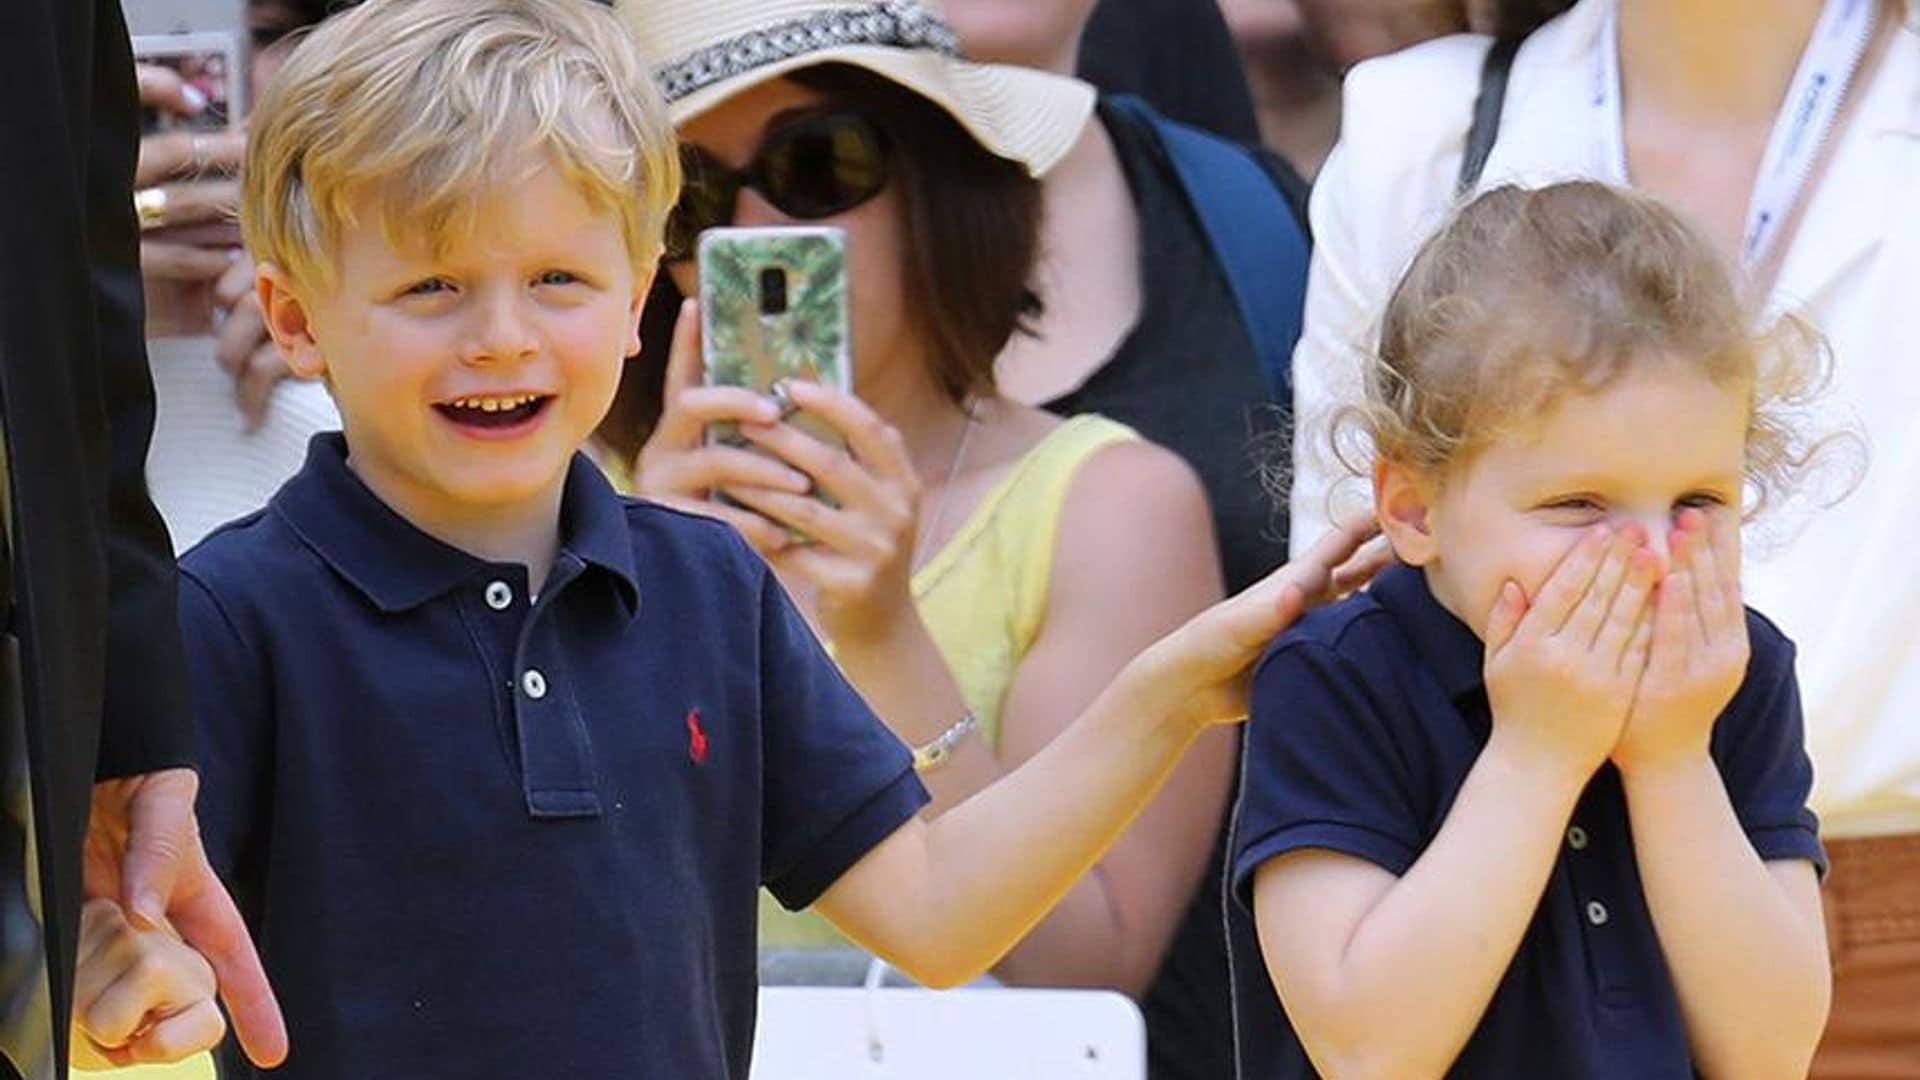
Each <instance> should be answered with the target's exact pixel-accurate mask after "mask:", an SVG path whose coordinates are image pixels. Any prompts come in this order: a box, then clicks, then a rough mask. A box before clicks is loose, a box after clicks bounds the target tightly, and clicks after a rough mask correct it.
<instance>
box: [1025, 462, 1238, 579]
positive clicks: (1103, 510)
mask: <svg viewBox="0 0 1920 1080" xmlns="http://www.w3.org/2000/svg"><path fill="white" fill-rule="evenodd" d="M1055 543H1056V555H1055V578H1056V580H1063V581H1069V582H1070V581H1072V580H1073V579H1075V578H1077V577H1080V578H1084V577H1092V576H1100V575H1105V574H1107V573H1108V572H1111V571H1114V570H1120V569H1125V568H1128V567H1129V566H1131V567H1133V568H1136V569H1137V568H1138V567H1140V566H1142V565H1151V566H1152V567H1153V568H1154V569H1155V570H1156V571H1162V570H1172V569H1174V568H1175V567H1178V566H1183V565H1184V566H1193V568H1194V569H1196V570H1205V571H1206V572H1207V574H1208V575H1209V576H1214V577H1217V575H1218V572H1219V571H1218V564H1217V555H1216V554H1215V551H1214V537H1213V517H1212V514H1211V512H1210V511H1209V509H1208V504H1207V495H1206V491H1205V489H1203V488H1202V487H1201V486H1200V478H1199V477H1198V476H1197V475H1196V474H1195V473H1194V471H1193V469H1192V468H1191V467H1190V466H1189V465H1188V464H1187V463H1186V462H1185V461H1183V460H1181V459H1180V457H1179V455H1177V454H1175V453H1173V452H1172V451H1170V450H1167V449H1165V448H1164V447H1161V446H1159V445H1156V444H1154V443H1151V442H1148V441H1147V440H1145V439H1128V440H1126V441H1123V442H1115V443H1111V444H1109V445H1107V446H1104V447H1101V448H1100V449H1099V450H1097V451H1095V452H1094V453H1093V455H1092V456H1091V457H1089V458H1088V459H1087V460H1086V462H1085V463H1084V464H1082V465H1081V466H1080V469H1079V471H1078V472H1076V473H1075V474H1074V478H1073V482H1072V484H1071V485H1069V487H1068V489H1067V496H1066V503H1065V505H1064V506H1063V507H1062V508H1061V514H1060V532H1059V536H1058V539H1057V540H1056V542H1055ZM1195 563H1198V564H1200V565H1198V566H1194V564H1195Z"/></svg>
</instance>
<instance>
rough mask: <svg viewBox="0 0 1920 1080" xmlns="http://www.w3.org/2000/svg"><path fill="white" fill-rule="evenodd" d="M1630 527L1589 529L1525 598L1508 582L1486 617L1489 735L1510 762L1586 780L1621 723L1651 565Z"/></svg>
mask: <svg viewBox="0 0 1920 1080" xmlns="http://www.w3.org/2000/svg"><path fill="white" fill-rule="evenodd" d="M1645 542H1646V534H1645V533H1644V532H1643V531H1641V530H1640V529H1639V528H1638V527H1636V526H1628V527H1626V528H1623V529H1612V528H1607V527H1604V526H1601V527H1596V528H1593V529H1591V530H1589V531H1588V532H1587V534H1586V535H1585V536H1583V537H1581V539H1580V542H1579V543H1578V544H1577V545H1575V546H1574V549H1573V550H1572V551H1571V552H1569V553H1568V554H1567V556H1566V558H1564V559H1562V560H1561V562H1560V565H1559V566H1558V567H1557V568H1556V569H1555V570H1554V571H1553V573H1552V575H1551V576H1549V577H1548V578H1547V581H1546V583H1545V584H1544V585H1542V586H1541V587H1540V589H1539V591H1538V594H1537V595H1535V596H1534V597H1532V598H1528V597H1527V596H1526V594H1525V593H1524V591H1523V590H1522V589H1521V588H1520V586H1519V585H1517V584H1515V583H1513V582H1511V581H1509V582H1507V583H1506V585H1505V586H1503V587H1502V588H1501V590H1500V594H1499V597H1498V599H1496V601H1495V602H1494V607H1493V611H1492V613H1491V614H1490V615H1488V616H1487V634H1486V639H1487V657H1486V679H1487V700H1488V704H1489V705H1490V706H1491V707H1492V710H1493V736H1492V738H1493V740H1494V741H1495V742H1500V743H1504V744H1505V745H1507V746H1508V747H1509V748H1510V749H1511V750H1512V751H1514V752H1515V753H1516V754H1517V756H1518V757H1519V758H1520V760H1523V761H1527V762H1531V763H1533V764H1536V765H1538V766H1540V767H1542V768H1545V769H1548V770H1553V771H1559V770H1565V771H1567V772H1568V773H1570V774H1574V775H1579V776H1582V777H1584V776H1587V775H1589V774H1591V773H1592V772H1593V771H1594V770H1595V769H1597V768H1599V767H1600V763H1601V762H1602V761H1604V760H1606V757H1607V755H1608V753H1609V752H1611V751H1612V750H1613V748H1614V746H1615V744H1616V743H1618V742H1619V739H1620V732H1621V729H1622V728H1623V726H1624V725H1625V723H1626V719H1627V710H1628V708H1629V707H1630V705H1631V704H1632V702H1633V694H1634V689H1635V687H1636V686H1637V685H1638V684H1639V682H1640V677H1641V672H1642V671H1644V670H1645V668H1646V664H1647V655H1648V652H1649V650H1650V647H1651V639H1652V636H1653V627H1652V623H1651V621H1650V620H1649V618H1648V597H1649V596H1650V595H1651V593H1652V590H1653V587H1654V581H1655V578H1656V576H1657V569H1656V566H1655V563H1654V559H1653V556H1652V554H1651V553H1650V552H1648V551H1647V550H1646V548H1645Z"/></svg>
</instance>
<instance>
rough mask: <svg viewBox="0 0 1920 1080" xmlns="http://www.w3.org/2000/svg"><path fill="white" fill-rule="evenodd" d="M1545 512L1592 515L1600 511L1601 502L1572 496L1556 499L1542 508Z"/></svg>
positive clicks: (1585, 497) (1587, 497) (1590, 498)
mask: <svg viewBox="0 0 1920 1080" xmlns="http://www.w3.org/2000/svg"><path fill="white" fill-rule="evenodd" d="M1541 509H1543V510H1562V511H1566V512H1568V513H1592V512H1595V511H1598V510H1599V509H1600V500H1598V499H1595V498H1592V497H1590V496H1587V495H1570V496H1568V497H1566V498H1564V499H1554V500H1551V501H1550V502H1547V503H1544V504H1542V506H1541Z"/></svg>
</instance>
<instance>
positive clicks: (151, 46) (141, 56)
mask: <svg viewBox="0 0 1920 1080" xmlns="http://www.w3.org/2000/svg"><path fill="white" fill-rule="evenodd" d="M246 4H247V0H123V7H122V9H123V10H124V11H125V12H126V16H127V29H128V32H129V33H131V34H132V35H133V58H134V59H135V60H137V61H139V62H140V63H143V64H155V65H158V66H160V67H166V68H172V69H173V70H174V71H175V72H177V73H179V75H180V78H181V79H182V80H183V81H185V82H186V83H187V84H188V85H190V86H192V87H193V88H194V89H195V90H198V91H199V92H200V94H201V96H202V97H204V98H206V99H207V107H206V109H205V110H204V111H202V112H201V113H200V114H199V115H197V116H179V115H176V114H174V113H171V112H168V111H166V110H163V109H148V108H142V109H141V110H140V130H141V133H142V134H152V133H154V132H158V131H182V130H184V131H228V130H232V129H233V128H235V127H238V126H239V124H240V121H241V119H242V118H243V117H244V115H245V113H246V91H247V66H246V65H247V52H246V41H247V33H246Z"/></svg>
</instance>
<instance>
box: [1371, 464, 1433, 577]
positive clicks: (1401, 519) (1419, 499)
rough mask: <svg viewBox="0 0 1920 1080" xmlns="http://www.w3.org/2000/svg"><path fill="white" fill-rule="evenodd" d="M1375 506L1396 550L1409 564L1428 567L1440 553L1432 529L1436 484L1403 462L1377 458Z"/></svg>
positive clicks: (1374, 465) (1374, 490) (1374, 466)
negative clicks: (1433, 494) (1433, 492)
mask: <svg viewBox="0 0 1920 1080" xmlns="http://www.w3.org/2000/svg"><path fill="white" fill-rule="evenodd" d="M1373 505H1374V510H1375V512H1376V513H1377V514H1379V516H1380V531H1381V532H1383V533H1385V534H1386V536H1387V543H1389V544H1392V545H1393V553H1394V554H1395V555H1396V556H1398V557H1399V559H1400V561H1401V562H1403V563H1405V564H1407V565H1408V566H1425V565H1427V564H1428V563H1430V562H1432V561H1433V557H1434V556H1435V555H1436V554H1438V553H1439V549H1438V545H1437V544H1436V543H1435V541H1434V537H1433V528H1432V484H1431V483H1430V482H1429V480H1428V478H1427V477H1426V476H1425V475H1424V474H1422V473H1421V472H1419V471H1418V470H1415V469H1412V468H1410V467H1408V466H1406V465H1402V464H1400V463H1399V462H1395V461H1388V460H1387V459H1385V458H1375V459H1374V462H1373Z"/></svg>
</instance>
